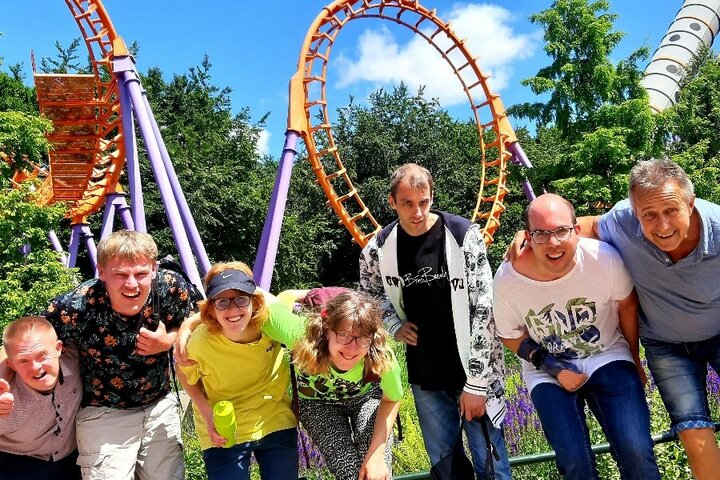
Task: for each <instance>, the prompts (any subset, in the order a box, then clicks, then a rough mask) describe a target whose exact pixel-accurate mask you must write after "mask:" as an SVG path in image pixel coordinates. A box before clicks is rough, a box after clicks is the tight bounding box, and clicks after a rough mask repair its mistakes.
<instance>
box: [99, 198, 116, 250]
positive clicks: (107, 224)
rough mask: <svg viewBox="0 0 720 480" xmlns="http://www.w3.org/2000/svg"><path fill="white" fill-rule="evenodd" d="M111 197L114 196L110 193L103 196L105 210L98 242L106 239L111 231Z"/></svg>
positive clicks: (113, 217)
mask: <svg viewBox="0 0 720 480" xmlns="http://www.w3.org/2000/svg"><path fill="white" fill-rule="evenodd" d="M113 195H115V194H114V193H111V194H109V195H107V196H105V210H103V219H102V227H101V228H100V240H102V239H104V238H107V237H108V235H110V234H111V233H112V231H113V225H114V223H115V203H113Z"/></svg>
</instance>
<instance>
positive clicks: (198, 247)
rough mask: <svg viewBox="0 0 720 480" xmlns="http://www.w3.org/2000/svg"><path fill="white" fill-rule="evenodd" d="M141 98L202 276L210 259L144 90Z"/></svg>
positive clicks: (206, 270)
mask: <svg viewBox="0 0 720 480" xmlns="http://www.w3.org/2000/svg"><path fill="white" fill-rule="evenodd" d="M143 99H144V100H145V109H146V110H147V112H148V115H149V117H150V122H151V124H152V129H153V133H154V134H155V140H157V143H158V147H159V148H160V155H161V156H162V161H163V164H164V165H165V170H166V171H167V175H168V179H169V180H170V186H171V187H172V191H173V195H174V196H175V202H176V203H177V205H178V208H179V209H180V216H181V218H182V221H183V225H185V231H186V232H187V234H188V236H189V240H190V245H191V246H192V251H193V252H194V253H195V258H197V261H198V263H199V264H200V271H201V272H202V274H203V276H205V274H206V273H207V272H208V270H210V259H209V258H208V254H207V252H206V251H205V245H203V242H202V239H201V238H200V232H198V229H197V226H196V225H195V219H194V218H193V216H192V213H191V212H190V207H189V206H188V203H187V200H186V199H185V194H184V193H183V189H182V186H181V185H180V182H179V181H178V178H177V174H176V173H175V167H174V166H173V164H172V161H171V160H170V154H169V153H168V151H167V148H166V147H165V141H164V140H163V138H162V135H161V134H160V128H159V127H158V124H157V122H156V121H155V115H153V113H152V109H151V108H150V103H149V102H148V99H147V95H146V94H145V91H144V90H143Z"/></svg>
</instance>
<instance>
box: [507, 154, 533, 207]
mask: <svg viewBox="0 0 720 480" xmlns="http://www.w3.org/2000/svg"><path fill="white" fill-rule="evenodd" d="M509 150H510V153H511V154H512V157H511V158H510V161H511V162H513V163H514V164H515V165H522V166H523V167H527V168H532V163H530V159H529V158H528V157H527V155H526V154H525V150H523V148H522V147H521V146H520V142H515V143H513V144H511V145H510V148H509ZM523 191H524V192H525V197H526V198H527V199H528V200H530V201H533V200H535V192H534V191H533V188H532V185H530V181H529V180H528V179H527V177H526V178H525V180H523Z"/></svg>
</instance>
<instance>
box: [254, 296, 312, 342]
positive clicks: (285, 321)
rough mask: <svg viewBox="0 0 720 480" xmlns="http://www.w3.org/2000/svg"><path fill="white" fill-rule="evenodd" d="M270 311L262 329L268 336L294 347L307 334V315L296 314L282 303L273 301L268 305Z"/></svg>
mask: <svg viewBox="0 0 720 480" xmlns="http://www.w3.org/2000/svg"><path fill="white" fill-rule="evenodd" d="M268 311H269V313H270V315H269V317H268V319H267V320H266V321H265V322H264V323H263V326H262V331H263V333H265V335H267V336H268V337H270V338H272V339H273V340H275V341H276V342H278V343H282V344H283V345H285V346H286V347H288V348H292V347H293V346H294V345H295V342H297V341H298V340H299V339H300V338H301V337H302V336H303V335H304V334H305V317H301V316H299V315H295V314H294V313H293V312H292V311H291V310H290V309H289V308H288V307H287V306H285V305H283V304H282V303H279V302H277V303H273V304H271V305H270V306H268Z"/></svg>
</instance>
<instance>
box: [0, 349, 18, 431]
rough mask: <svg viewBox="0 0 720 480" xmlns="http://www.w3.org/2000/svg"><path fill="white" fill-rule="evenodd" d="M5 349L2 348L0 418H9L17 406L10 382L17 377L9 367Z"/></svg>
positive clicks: (0, 355)
mask: <svg viewBox="0 0 720 480" xmlns="http://www.w3.org/2000/svg"><path fill="white" fill-rule="evenodd" d="M6 360H7V354H6V353H5V347H2V346H0V418H4V417H7V416H8V415H10V413H11V412H12V410H13V407H14V406H15V396H14V395H13V394H12V393H10V383H9V382H10V380H12V378H13V377H14V376H15V372H13V371H12V370H11V369H10V367H8V365H7V362H6Z"/></svg>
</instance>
